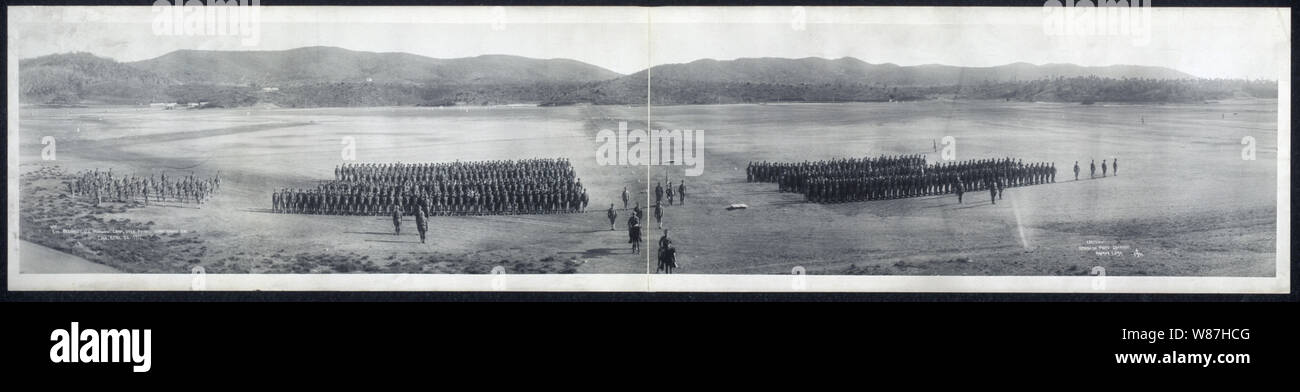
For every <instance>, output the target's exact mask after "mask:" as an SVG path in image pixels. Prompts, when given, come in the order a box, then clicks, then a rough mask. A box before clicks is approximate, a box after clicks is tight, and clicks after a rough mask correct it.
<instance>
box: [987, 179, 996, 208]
mask: <svg viewBox="0 0 1300 392" xmlns="http://www.w3.org/2000/svg"><path fill="white" fill-rule="evenodd" d="M988 185H989V202H991V203H993V204H998V187H997V186H996V185H994V184H993V183H991V182H990V183H989V184H988Z"/></svg>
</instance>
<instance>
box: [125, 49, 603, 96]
mask: <svg viewBox="0 0 1300 392" xmlns="http://www.w3.org/2000/svg"><path fill="white" fill-rule="evenodd" d="M127 64H128V65H130V66H132V67H135V68H138V69H142V70H148V71H150V72H153V73H155V74H158V75H161V76H163V77H166V78H168V79H170V80H173V81H175V82H177V83H183V84H217V85H249V84H256V85H261V86H277V87H278V86H279V85H294V84H301V83H319V82H373V83H381V84H382V83H412V84H512V83H530V84H531V83H576V82H592V81H601V80H609V79H614V78H617V77H620V76H622V75H621V74H618V73H615V72H614V71H610V70H608V69H604V68H601V67H597V66H595V65H591V64H587V63H583V62H579V61H574V60H567V59H551V60H541V59H533V58H527V57H519V56H506V55H485V56H478V57H467V58H457V59H435V58H430V57H424V56H418V55H413V54H409V53H374V52H359V51H353V50H347V49H341V48H333V47H321V46H315V47H306V48H298V49H291V50H279V51H202V50H179V51H175V52H171V53H168V54H166V55H163V56H160V57H157V58H153V59H149V60H143V61H136V62H132V63H127Z"/></svg>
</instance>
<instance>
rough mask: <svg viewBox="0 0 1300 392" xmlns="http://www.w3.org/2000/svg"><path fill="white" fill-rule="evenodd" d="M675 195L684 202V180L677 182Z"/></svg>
mask: <svg viewBox="0 0 1300 392" xmlns="http://www.w3.org/2000/svg"><path fill="white" fill-rule="evenodd" d="M677 197H678V198H680V199H681V201H682V203H681V204H686V180H682V181H681V182H679V183H678V184H677Z"/></svg>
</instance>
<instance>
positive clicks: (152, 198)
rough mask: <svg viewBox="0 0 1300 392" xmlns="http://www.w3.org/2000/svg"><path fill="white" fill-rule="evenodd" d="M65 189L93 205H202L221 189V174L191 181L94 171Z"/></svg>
mask: <svg viewBox="0 0 1300 392" xmlns="http://www.w3.org/2000/svg"><path fill="white" fill-rule="evenodd" d="M65 185H66V186H67V191H68V194H70V195H72V196H73V197H83V198H86V199H87V200H89V201H90V202H92V203H94V204H95V205H99V203H102V202H118V203H131V202H143V203H144V204H145V205H148V204H149V203H150V202H161V201H172V202H179V203H195V204H203V203H204V202H206V201H208V200H209V199H211V197H212V195H213V194H214V193H216V191H217V190H219V189H221V174H220V173H217V174H216V175H214V176H212V177H207V178H204V177H195V176H194V174H193V173H190V174H189V175H186V176H175V175H173V176H168V175H167V173H162V174H160V175H158V176H152V175H151V176H149V177H142V176H137V175H129V176H128V175H114V174H113V170H112V169H109V170H106V171H100V170H99V169H95V170H83V171H80V172H77V173H76V174H75V175H74V178H73V180H71V181H68V182H65Z"/></svg>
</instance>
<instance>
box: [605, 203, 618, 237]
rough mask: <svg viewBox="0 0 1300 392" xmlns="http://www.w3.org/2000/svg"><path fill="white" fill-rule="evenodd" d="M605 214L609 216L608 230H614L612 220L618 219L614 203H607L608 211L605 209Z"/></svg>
mask: <svg viewBox="0 0 1300 392" xmlns="http://www.w3.org/2000/svg"><path fill="white" fill-rule="evenodd" d="M605 216H606V217H608V218H609V230H610V231H614V221H615V220H616V219H618V213H617V212H614V203H609V211H605Z"/></svg>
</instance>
